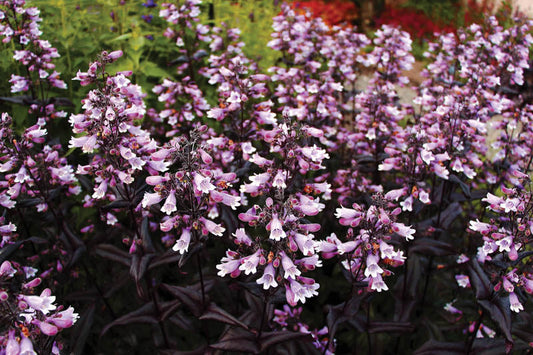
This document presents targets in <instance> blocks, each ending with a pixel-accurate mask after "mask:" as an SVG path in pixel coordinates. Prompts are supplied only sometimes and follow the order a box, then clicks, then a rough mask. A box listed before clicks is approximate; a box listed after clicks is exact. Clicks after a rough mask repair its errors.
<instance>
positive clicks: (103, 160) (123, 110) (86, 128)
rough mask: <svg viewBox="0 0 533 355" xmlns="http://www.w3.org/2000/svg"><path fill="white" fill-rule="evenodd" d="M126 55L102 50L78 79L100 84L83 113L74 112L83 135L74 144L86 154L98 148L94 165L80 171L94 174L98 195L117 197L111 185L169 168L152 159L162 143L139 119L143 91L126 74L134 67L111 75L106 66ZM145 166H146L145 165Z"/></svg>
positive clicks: (85, 102)
mask: <svg viewBox="0 0 533 355" xmlns="http://www.w3.org/2000/svg"><path fill="white" fill-rule="evenodd" d="M120 56H122V52H121V51H116V52H111V53H107V52H102V54H101V56H100V58H99V59H98V60H97V61H96V62H93V63H91V65H90V66H89V70H88V71H87V72H81V71H80V72H78V74H77V75H76V77H75V78H74V80H79V81H80V82H81V85H83V86H85V85H89V84H93V83H95V84H97V85H98V88H97V89H93V90H91V91H89V93H88V95H87V97H86V99H85V100H83V109H84V110H85V112H84V113H81V114H77V115H72V116H70V118H69V122H70V124H71V126H72V131H73V133H76V134H81V133H84V135H80V136H78V137H72V138H71V139H70V143H69V147H71V148H72V147H76V148H81V149H82V151H83V152H84V153H93V152H94V151H95V150H98V153H99V154H95V155H94V156H93V159H92V161H91V163H90V164H88V165H84V166H82V165H80V166H78V169H77V173H78V174H83V175H87V174H89V175H95V176H96V179H95V182H96V183H97V185H95V187H94V193H93V194H92V198H93V199H96V200H98V199H103V198H108V199H114V198H116V195H115V194H114V193H108V188H109V187H114V186H116V185H117V184H124V185H129V184H131V183H132V182H133V181H134V175H135V174H136V172H138V171H141V170H143V169H144V168H146V169H148V170H151V171H164V170H165V169H166V166H165V164H164V163H163V162H161V161H154V160H150V154H151V153H153V152H154V151H155V150H156V148H157V143H156V142H155V140H153V139H152V138H151V137H150V134H149V133H148V132H146V131H145V130H143V129H142V128H141V127H139V126H138V125H137V124H136V121H138V120H140V119H142V118H143V117H144V114H145V113H146V108H145V104H144V102H143V97H144V94H143V93H142V91H141V88H140V87H139V86H138V85H135V84H132V83H131V81H130V80H129V79H128V78H127V76H129V75H131V72H120V73H117V74H115V75H108V74H107V73H106V71H105V65H106V64H108V63H112V62H114V61H115V60H116V59H118V58H119V57H120ZM145 165H146V167H145Z"/></svg>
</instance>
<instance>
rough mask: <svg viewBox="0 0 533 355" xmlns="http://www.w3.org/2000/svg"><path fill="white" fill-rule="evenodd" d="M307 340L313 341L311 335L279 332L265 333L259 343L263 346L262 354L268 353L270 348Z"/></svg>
mask: <svg viewBox="0 0 533 355" xmlns="http://www.w3.org/2000/svg"><path fill="white" fill-rule="evenodd" d="M304 339H305V340H306V341H309V342H312V341H313V338H312V337H311V334H306V333H300V332H289V331H285V330H284V331H278V332H265V333H263V334H261V337H260V338H259V343H260V345H261V352H264V351H266V350H267V349H268V348H270V347H272V346H274V345H276V344H280V343H285V342H289V341H293V340H304Z"/></svg>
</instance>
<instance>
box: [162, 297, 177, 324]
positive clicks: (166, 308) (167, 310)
mask: <svg viewBox="0 0 533 355" xmlns="http://www.w3.org/2000/svg"><path fill="white" fill-rule="evenodd" d="M180 305H181V301H180V300H174V301H168V302H163V303H160V304H159V320H160V321H164V320H166V319H167V318H168V317H170V316H171V315H172V314H174V312H176V310H177V309H178V307H179V306H180Z"/></svg>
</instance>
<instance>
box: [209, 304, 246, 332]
mask: <svg viewBox="0 0 533 355" xmlns="http://www.w3.org/2000/svg"><path fill="white" fill-rule="evenodd" d="M199 319H212V320H216V321H219V322H222V323H226V324H229V325H235V326H238V327H241V328H244V329H248V326H247V325H246V324H244V323H243V322H241V321H240V320H238V319H237V318H235V317H234V316H232V315H231V314H229V313H228V312H226V311H225V310H223V309H222V308H220V307H219V306H217V305H216V304H214V303H213V302H211V303H210V304H209V306H208V307H207V309H206V310H205V311H204V313H203V314H202V315H201V316H200V318H199Z"/></svg>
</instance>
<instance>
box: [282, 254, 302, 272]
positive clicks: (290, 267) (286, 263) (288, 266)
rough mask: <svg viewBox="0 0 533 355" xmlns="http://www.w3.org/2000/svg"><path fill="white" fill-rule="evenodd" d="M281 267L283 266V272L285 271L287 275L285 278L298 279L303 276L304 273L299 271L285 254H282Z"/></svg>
mask: <svg viewBox="0 0 533 355" xmlns="http://www.w3.org/2000/svg"><path fill="white" fill-rule="evenodd" d="M280 254H281V265H282V266H283V270H284V271H285V274H284V275H283V277H284V278H286V279H289V278H292V279H296V277H297V276H299V275H301V274H302V272H301V271H300V270H298V268H297V267H296V265H294V263H293V262H292V260H291V259H290V258H289V257H288V256H287V254H285V252H283V251H282V252H281V253H280Z"/></svg>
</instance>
